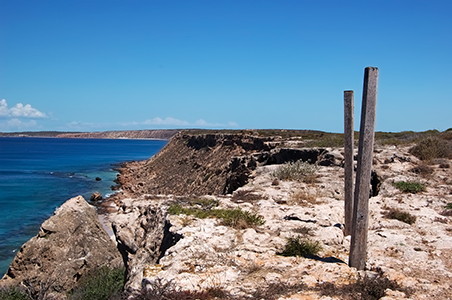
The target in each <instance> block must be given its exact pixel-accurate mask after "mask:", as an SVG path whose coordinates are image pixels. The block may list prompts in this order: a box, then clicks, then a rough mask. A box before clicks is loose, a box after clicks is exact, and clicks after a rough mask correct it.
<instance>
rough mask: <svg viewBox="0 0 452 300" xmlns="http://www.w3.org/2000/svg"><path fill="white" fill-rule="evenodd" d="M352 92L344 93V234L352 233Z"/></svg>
mask: <svg viewBox="0 0 452 300" xmlns="http://www.w3.org/2000/svg"><path fill="white" fill-rule="evenodd" d="M353 102H354V101H353V91H344V156H345V165H344V195H345V205H344V206H345V213H344V219H345V228H344V234H345V235H350V234H351V233H352V221H353V201H354V200H353V148H354V141H353V138H354V136H353V135H354V129H353V110H354V109H353V106H354V103H353Z"/></svg>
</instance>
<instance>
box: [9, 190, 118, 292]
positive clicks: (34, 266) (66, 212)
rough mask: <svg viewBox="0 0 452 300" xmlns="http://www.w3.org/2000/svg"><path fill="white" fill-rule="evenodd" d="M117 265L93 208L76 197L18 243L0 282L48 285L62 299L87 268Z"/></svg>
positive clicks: (33, 287)
mask: <svg viewBox="0 0 452 300" xmlns="http://www.w3.org/2000/svg"><path fill="white" fill-rule="evenodd" d="M121 264H122V262H121V257H120V255H119V252H118V251H117V249H116V247H115V244H114V243H113V242H112V241H111V239H110V238H109V236H108V234H107V233H106V232H105V231H104V230H103V228H102V226H101V224H100V223H99V221H98V218H97V213H96V211H95V209H94V207H92V206H91V205H89V204H88V203H87V202H86V201H85V199H83V197H81V196H78V197H75V198H72V199H69V200H68V201H66V202H65V203H64V204H63V205H61V206H60V207H59V208H58V209H57V210H56V211H55V213H54V215H53V216H52V217H50V218H49V219H47V220H46V221H45V222H44V223H43V224H42V225H41V228H40V230H39V233H38V234H37V235H36V236H35V237H33V238H31V239H30V240H29V241H28V242H26V243H25V244H24V245H23V246H22V248H21V249H20V250H19V252H18V253H17V255H16V257H15V258H14V260H13V262H12V263H11V265H10V267H9V269H8V271H7V273H6V275H5V276H4V278H3V279H2V280H1V281H0V285H15V286H16V285H25V286H28V288H29V290H36V291H40V290H43V289H44V288H48V293H53V294H57V295H59V296H58V297H57V298H61V299H64V297H65V296H64V295H65V292H66V291H69V290H70V289H72V288H73V287H74V286H75V285H76V283H77V281H78V280H79V279H80V278H81V277H83V275H85V274H86V273H87V272H89V271H90V270H93V269H96V268H98V267H100V266H109V267H117V266H120V265H121Z"/></svg>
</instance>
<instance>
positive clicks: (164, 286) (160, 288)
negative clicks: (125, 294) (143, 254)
mask: <svg viewBox="0 0 452 300" xmlns="http://www.w3.org/2000/svg"><path fill="white" fill-rule="evenodd" d="M149 285H150V286H149V287H143V288H142V289H141V291H140V293H139V294H138V295H136V296H132V297H131V298H129V299H133V300H211V299H218V300H223V299H224V300H226V299H236V298H235V297H233V296H232V295H230V294H229V293H228V292H226V291H225V290H224V289H222V288H221V287H212V288H208V289H205V290H198V291H191V290H179V289H177V288H176V286H175V285H174V283H173V282H172V281H168V282H163V281H162V280H159V279H157V280H155V281H153V282H152V283H150V284H149Z"/></svg>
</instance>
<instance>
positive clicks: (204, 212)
mask: <svg viewBox="0 0 452 300" xmlns="http://www.w3.org/2000/svg"><path fill="white" fill-rule="evenodd" d="M168 213H169V214H172V215H180V214H184V215H191V216H194V217H195V218H199V219H206V218H217V219H220V220H221V223H222V224H223V225H225V226H231V227H234V228H239V229H243V228H248V227H253V226H255V225H263V224H264V223H265V220H264V218H263V217H262V216H260V215H257V214H253V213H250V212H247V211H243V210H241V209H240V208H236V209H200V208H196V207H183V206H181V205H179V204H174V205H171V206H170V207H169V208H168Z"/></svg>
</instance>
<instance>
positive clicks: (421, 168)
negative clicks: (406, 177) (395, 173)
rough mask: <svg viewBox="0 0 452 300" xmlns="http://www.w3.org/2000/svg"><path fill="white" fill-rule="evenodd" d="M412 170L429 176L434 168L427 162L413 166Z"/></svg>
mask: <svg viewBox="0 0 452 300" xmlns="http://www.w3.org/2000/svg"><path fill="white" fill-rule="evenodd" d="M410 171H411V172H413V173H415V174H419V175H421V176H428V175H430V174H432V173H433V168H432V167H430V166H428V165H426V164H420V165H418V166H416V167H414V168H412V169H411V170H410Z"/></svg>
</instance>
